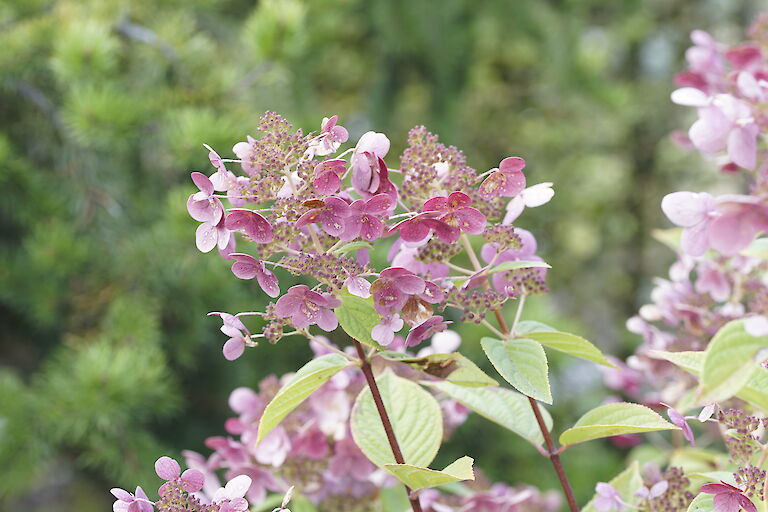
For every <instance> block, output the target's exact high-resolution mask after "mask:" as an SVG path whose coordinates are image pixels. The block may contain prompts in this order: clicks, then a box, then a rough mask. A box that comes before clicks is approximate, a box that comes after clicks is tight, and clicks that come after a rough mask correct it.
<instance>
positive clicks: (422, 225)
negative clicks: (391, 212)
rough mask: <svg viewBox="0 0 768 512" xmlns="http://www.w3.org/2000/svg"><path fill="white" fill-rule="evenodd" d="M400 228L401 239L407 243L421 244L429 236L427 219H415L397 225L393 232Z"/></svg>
mask: <svg viewBox="0 0 768 512" xmlns="http://www.w3.org/2000/svg"><path fill="white" fill-rule="evenodd" d="M397 228H400V237H401V238H402V239H403V240H405V241H406V242H420V241H422V240H424V239H425V238H427V237H428V236H429V231H430V228H429V226H428V225H427V223H426V222H425V219H423V218H419V217H418V216H417V217H414V218H413V219H408V220H405V221H402V222H400V223H399V224H396V225H395V226H394V227H393V228H392V230H395V229H397Z"/></svg>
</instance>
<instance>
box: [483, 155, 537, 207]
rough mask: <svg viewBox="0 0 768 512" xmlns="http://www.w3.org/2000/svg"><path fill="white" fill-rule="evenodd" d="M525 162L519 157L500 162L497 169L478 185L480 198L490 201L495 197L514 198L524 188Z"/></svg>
mask: <svg viewBox="0 0 768 512" xmlns="http://www.w3.org/2000/svg"><path fill="white" fill-rule="evenodd" d="M523 169H525V160H523V159H522V158H520V157H516V156H514V157H508V158H505V159H504V160H502V161H501V163H500V164H499V167H498V169H495V170H493V172H492V173H491V175H490V176H488V177H487V178H486V179H485V181H483V183H482V184H481V185H480V188H479V189H478V192H479V193H480V195H481V197H484V198H486V199H490V198H492V197H496V196H502V197H515V196H516V195H518V194H519V193H520V192H522V191H523V189H524V188H525V174H523Z"/></svg>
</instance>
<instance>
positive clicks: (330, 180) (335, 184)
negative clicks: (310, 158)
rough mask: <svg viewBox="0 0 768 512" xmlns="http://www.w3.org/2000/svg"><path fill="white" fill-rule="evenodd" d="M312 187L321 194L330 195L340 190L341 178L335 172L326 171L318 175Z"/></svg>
mask: <svg viewBox="0 0 768 512" xmlns="http://www.w3.org/2000/svg"><path fill="white" fill-rule="evenodd" d="M312 185H313V186H314V187H315V190H317V191H318V192H319V193H320V194H323V195H329V194H333V193H335V192H336V191H337V190H339V186H341V178H339V176H338V175H337V174H336V173H335V172H333V171H324V172H321V173H320V174H318V175H317V177H316V178H315V179H314V180H313V181H312Z"/></svg>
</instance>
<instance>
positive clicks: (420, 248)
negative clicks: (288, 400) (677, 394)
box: [187, 112, 552, 359]
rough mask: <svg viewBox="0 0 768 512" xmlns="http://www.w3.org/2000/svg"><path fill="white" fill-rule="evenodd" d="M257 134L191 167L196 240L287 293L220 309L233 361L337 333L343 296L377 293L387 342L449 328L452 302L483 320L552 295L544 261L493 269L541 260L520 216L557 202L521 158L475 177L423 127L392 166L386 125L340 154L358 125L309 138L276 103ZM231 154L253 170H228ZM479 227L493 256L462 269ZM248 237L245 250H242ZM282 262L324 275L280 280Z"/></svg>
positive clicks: (239, 270)
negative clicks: (251, 318)
mask: <svg viewBox="0 0 768 512" xmlns="http://www.w3.org/2000/svg"><path fill="white" fill-rule="evenodd" d="M259 130H260V131H261V132H262V133H263V134H264V135H263V136H262V137H261V138H260V139H255V138H253V137H248V138H247V140H246V141H244V142H239V143H237V144H236V145H235V147H234V148H233V153H234V154H235V155H236V156H237V158H236V159H224V158H222V157H221V156H219V154H218V153H216V152H215V151H214V150H213V149H211V148H208V149H209V158H210V161H211V163H212V165H213V167H214V172H213V173H212V174H210V175H205V174H203V173H199V172H195V173H192V180H193V182H194V183H195V185H196V186H197V188H198V192H196V193H194V194H192V195H191V196H190V197H189V200H188V202H187V209H188V210H189V213H190V215H191V216H192V218H194V219H195V220H197V221H199V222H201V224H200V226H199V227H198V230H197V237H196V238H197V246H198V248H199V249H200V250H201V251H203V252H208V251H211V250H212V249H214V248H218V251H219V254H220V255H221V257H222V258H225V259H227V260H230V261H232V272H233V273H234V274H235V276H237V277H238V278H240V279H255V281H256V283H257V284H258V286H259V287H260V288H261V289H262V290H263V291H264V293H266V294H267V295H269V296H270V297H272V298H276V299H277V300H276V302H275V303H274V305H273V306H270V307H268V308H267V311H265V312H249V313H240V314H238V315H234V316H229V317H222V318H223V319H224V324H225V325H224V327H222V331H224V332H225V334H227V335H228V336H230V338H229V341H227V344H226V345H225V349H224V352H225V356H226V357H227V359H235V358H237V357H239V356H240V355H241V354H242V353H243V350H244V348H245V347H248V346H253V345H255V344H256V343H255V340H256V338H259V337H265V338H267V339H268V340H269V341H270V342H273V343H274V342H277V341H278V340H279V339H280V338H281V337H283V336H286V335H289V334H299V335H303V336H310V335H309V331H308V329H309V328H310V326H317V328H318V329H319V330H321V331H325V332H331V331H333V330H335V329H336V328H337V327H338V319H337V317H336V314H335V312H334V310H335V309H336V308H337V307H338V306H339V305H340V304H341V302H340V301H339V299H340V298H341V297H342V296H343V295H353V296H357V297H362V298H368V297H372V298H373V303H374V305H375V308H376V311H377V312H378V313H379V314H380V315H381V316H382V318H381V323H380V325H379V326H377V327H375V328H374V329H372V332H371V335H372V336H373V338H374V339H375V340H376V341H377V342H378V343H379V344H381V345H383V346H388V345H390V344H391V343H393V342H394V341H395V340H397V339H400V338H401V337H402V338H403V339H405V343H406V345H408V346H415V345H417V344H419V343H421V342H422V341H423V340H425V339H427V338H429V337H430V336H431V335H432V334H434V333H436V332H440V331H441V330H444V329H445V328H446V326H447V325H448V321H446V320H445V318H446V314H445V313H444V310H446V308H455V309H458V310H459V312H460V314H462V315H463V317H464V318H471V319H472V320H474V321H476V322H478V323H480V322H482V321H483V318H484V317H485V315H486V314H487V313H488V312H489V311H491V310H496V309H498V308H499V307H501V306H502V305H503V304H504V302H506V301H507V300H509V299H512V298H515V297H518V296H519V295H525V294H531V293H540V292H543V291H546V284H545V281H544V279H545V276H546V269H545V268H535V269H529V268H516V269H512V270H508V271H503V272H496V273H493V276H492V278H491V276H489V275H488V273H489V271H490V270H491V269H492V268H493V267H494V266H497V265H499V264H502V263H504V262H509V261H520V260H528V261H540V260H541V259H540V258H538V257H537V256H536V255H535V252H536V240H535V238H534V237H533V235H532V234H531V233H530V232H528V231H525V230H520V229H515V228H514V227H512V226H511V222H512V220H514V219H516V218H517V216H518V215H519V214H520V212H521V211H522V209H523V208H524V207H525V206H538V205H540V204H544V203H545V202H547V201H548V200H549V199H550V198H551V197H552V189H551V183H549V184H542V185H543V186H539V187H538V189H533V187H531V188H529V189H526V188H525V187H526V178H525V174H523V169H524V168H525V161H524V160H523V159H522V158H519V157H509V158H506V159H504V160H503V161H502V162H501V163H500V164H499V167H498V168H494V169H491V170H489V171H488V172H486V173H484V174H478V173H477V172H476V171H475V170H474V169H472V168H470V167H469V166H467V164H466V158H465V157H464V155H463V154H462V153H461V151H459V150H457V149H456V148H454V147H446V146H444V145H442V144H441V143H440V142H439V141H438V139H437V137H436V136H434V135H432V134H430V133H428V132H427V131H426V129H424V128H423V127H419V128H415V129H414V130H413V131H412V132H411V133H410V134H409V139H408V142H409V147H408V148H407V149H406V151H405V153H404V154H403V156H402V158H401V166H400V169H399V170H395V169H390V168H389V167H388V166H387V164H386V163H385V161H384V158H385V157H386V156H387V154H388V153H389V148H390V141H389V139H388V138H387V137H386V136H385V135H384V134H382V133H376V132H367V133H365V134H363V136H362V137H360V139H359V140H358V142H357V144H356V145H355V146H354V147H352V148H350V149H347V150H345V151H342V152H338V151H339V148H340V146H341V144H342V143H344V142H346V141H347V139H348V137H349V134H348V132H347V130H346V129H344V128H343V127H342V126H341V125H340V124H339V120H338V118H337V116H332V117H330V118H325V119H324V120H323V122H322V123H321V128H320V132H319V133H318V134H310V135H303V133H302V131H301V130H297V131H294V130H293V128H292V127H291V126H290V125H289V124H288V123H287V122H286V121H285V120H284V119H283V118H282V117H280V116H279V115H277V114H274V113H269V112H268V113H266V114H265V115H264V116H263V117H262V118H261V122H260V124H259ZM337 153H338V154H337ZM231 164H235V165H237V166H238V167H240V169H241V170H242V172H243V174H244V175H238V174H235V172H233V171H232V170H230V168H229V167H232V165H231ZM228 166H229V167H228ZM539 189H540V190H539ZM523 195H525V197H523ZM510 199H511V200H510ZM225 202H228V203H229V204H230V205H231V207H227V206H225V205H224V204H225ZM513 202H514V204H513ZM249 205H253V206H252V207H249ZM486 233H487V234H486ZM236 234H240V235H241V237H242V241H240V242H238V241H237V240H236V239H237V236H236ZM481 234H484V235H486V239H487V240H486V243H485V244H484V246H483V247H482V251H481V254H482V258H483V260H484V264H483V263H480V262H479V261H477V258H475V261H473V263H476V265H475V266H474V267H473V268H471V269H470V268H465V267H463V266H461V265H459V264H458V263H457V260H458V259H459V258H460V256H461V255H460V253H461V252H462V251H463V250H464V249H465V248H466V247H470V249H471V245H470V241H469V239H468V238H467V235H481ZM388 238H391V241H388V240H386V239H388ZM380 240H381V241H386V242H387V243H388V246H389V247H390V250H389V256H388V259H389V265H385V266H384V267H383V268H374V267H372V266H371V261H370V255H369V249H371V248H372V247H373V246H372V245H371V244H372V243H377V242H379V241H380ZM244 242H245V243H248V244H249V250H248V251H247V252H246V251H238V250H237V249H236V247H237V244H242V243H244ZM473 257H474V253H473ZM276 269H283V270H285V271H287V272H290V273H293V274H295V275H302V276H306V277H311V278H313V279H314V281H315V284H314V286H311V285H304V284H302V285H297V286H293V287H291V288H289V289H288V290H281V287H280V283H279V279H278V277H277V274H276V273H275V270H276ZM467 277H470V279H467ZM243 315H258V316H261V317H262V318H263V320H264V321H265V322H266V324H267V326H266V327H265V328H264V332H262V333H260V334H256V335H254V334H250V333H248V331H247V329H245V326H244V325H243V324H242V320H241V318H242V316H243ZM227 318H230V319H231V318H237V319H238V320H237V321H238V322H239V325H237V326H235V328H236V330H237V331H238V332H239V334H235V335H233V334H232V333H233V332H234V331H232V326H231V325H228V324H227V322H228V320H227ZM230 323H231V321H230ZM285 327H291V328H292V329H293V330H292V331H290V332H289V331H287V330H286V329H285ZM405 329H407V332H402V333H401V331H403V330H405Z"/></svg>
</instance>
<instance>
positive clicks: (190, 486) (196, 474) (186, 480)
mask: <svg viewBox="0 0 768 512" xmlns="http://www.w3.org/2000/svg"><path fill="white" fill-rule="evenodd" d="M181 481H182V483H183V484H184V489H186V491H187V492H197V491H199V490H200V489H202V488H203V484H204V483H205V475H203V474H202V473H201V472H200V471H198V470H196V469H188V470H186V471H184V472H183V473H182V474H181Z"/></svg>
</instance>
